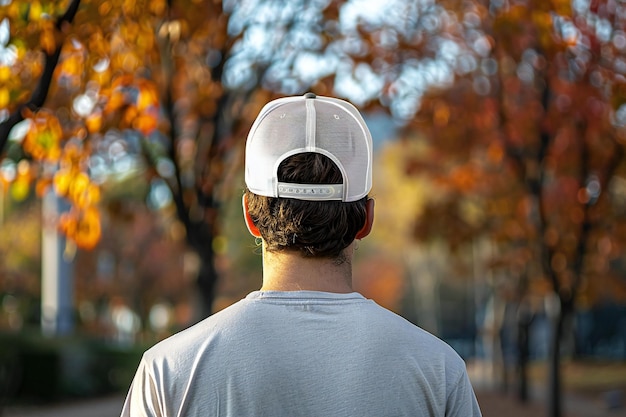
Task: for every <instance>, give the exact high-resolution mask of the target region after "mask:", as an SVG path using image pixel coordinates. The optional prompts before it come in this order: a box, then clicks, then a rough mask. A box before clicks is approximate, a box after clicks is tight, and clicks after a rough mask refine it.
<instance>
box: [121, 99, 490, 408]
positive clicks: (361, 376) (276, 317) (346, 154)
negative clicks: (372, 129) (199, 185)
mask: <svg viewBox="0 0 626 417" xmlns="http://www.w3.org/2000/svg"><path fill="white" fill-rule="evenodd" d="M245 181H246V186H247V190H246V192H245V195H244V197H243V211H244V218H245V222H246V224H247V226H248V229H249V230H250V233H251V234H252V235H253V236H255V237H257V238H261V239H262V245H263V248H262V249H263V284H262V287H261V289H260V291H256V292H253V293H251V294H249V295H248V296H247V297H246V298H245V299H243V300H241V301H239V302H237V303H236V304H234V305H232V306H230V307H228V308H226V309H224V310H222V311H220V312H218V313H216V314H214V315H213V316H211V317H209V318H207V319H205V320H204V321H202V322H200V323H199V324H197V325H195V326H193V327H191V328H189V329H187V330H184V331H182V332H180V333H178V334H176V335H174V336H172V337H171V338H169V339H167V340H165V341H163V342H161V343H159V344H157V345H156V346H154V347H153V348H151V349H150V350H148V351H147V352H146V353H145V354H144V357H143V359H142V361H141V363H140V365H139V369H138V370H137V374H136V376H135V379H134V381H133V384H132V386H131V389H130V392H129V394H128V397H127V399H126V402H125V404H124V409H123V411H122V416H132V417H138V416H168V417H169V416H180V417H182V416H237V417H241V416H290V417H292V416H358V417H363V416H463V417H467V416H480V410H479V408H478V404H477V402H476V398H475V396H474V392H473V390H472V388H471V385H470V382H469V379H468V377H467V373H466V369H465V364H464V363H463V361H462V360H461V358H460V357H459V356H458V355H457V354H456V353H455V352H454V351H453V350H452V349H451V348H450V347H449V346H448V345H446V344H445V343H443V342H442V341H440V340H439V339H437V338H435V337H434V336H432V335H430V334H428V333H426V332H425V331H423V330H421V329H420V328H418V327H416V326H414V325H412V324H411V323H409V322H408V321H406V320H404V319H403V318H401V317H399V316H397V315H395V314H394V313H392V312H390V311H388V310H385V309H384V308H382V307H380V306H378V305H377V304H375V303H374V302H373V301H371V300H367V299H365V298H364V297H363V296H361V295H360V294H358V293H355V292H353V290H352V257H353V252H354V246H355V240H358V239H361V238H364V237H366V236H367V235H368V234H369V232H370V230H371V228H372V223H373V214H374V201H373V200H372V199H369V198H368V197H367V194H368V192H369V191H370V189H371V184H372V139H371V135H370V133H369V130H368V129H367V126H366V124H365V122H364V121H363V119H362V117H361V115H360V114H359V112H358V111H357V110H356V109H355V108H354V107H353V106H352V105H351V104H349V103H347V102H345V101H342V100H338V99H334V98H326V97H316V96H315V95H314V94H311V93H308V94H306V95H305V96H303V97H288V98H282V99H278V100H275V101H272V102H270V103H269V104H267V105H266V106H265V107H264V108H263V109H262V110H261V113H260V114H259V116H258V118H257V120H256V121H255V123H254V125H253V126H252V129H251V131H250V133H249V135H248V140H247V145H246V162H245Z"/></svg>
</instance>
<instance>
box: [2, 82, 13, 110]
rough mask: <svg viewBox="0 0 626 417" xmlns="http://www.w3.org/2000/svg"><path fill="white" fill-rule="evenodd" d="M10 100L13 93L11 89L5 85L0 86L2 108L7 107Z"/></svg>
mask: <svg viewBox="0 0 626 417" xmlns="http://www.w3.org/2000/svg"><path fill="white" fill-rule="evenodd" d="M10 101H11V94H10V93H9V89H8V88H5V87H2V88H0V109H6V108H7V106H8V105H9V102H10Z"/></svg>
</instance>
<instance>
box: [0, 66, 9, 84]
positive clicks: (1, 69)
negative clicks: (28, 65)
mask: <svg viewBox="0 0 626 417" xmlns="http://www.w3.org/2000/svg"><path fill="white" fill-rule="evenodd" d="M9 78H11V68H9V67H8V66H6V65H2V66H0V81H2V82H6V81H7V80H8V79H9Z"/></svg>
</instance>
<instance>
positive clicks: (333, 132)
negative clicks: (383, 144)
mask: <svg viewBox="0 0 626 417" xmlns="http://www.w3.org/2000/svg"><path fill="white" fill-rule="evenodd" d="M304 152H315V153H320V154H322V155H326V156H327V157H329V158H330V159H331V160H332V161H333V162H334V163H335V164H336V165H337V167H339V169H340V170H341V174H342V175H343V184H291V183H284V182H278V175H277V174H278V166H279V165H280V163H281V162H282V161H283V160H284V159H285V158H287V157H289V156H292V155H295V154H299V153H304ZM245 165H246V173H245V181H246V186H247V187H248V189H249V190H250V191H251V192H253V193H254V194H258V195H262V196H266V197H282V198H295V199H299V200H309V201H323V200H341V201H344V202H349V201H357V200H359V199H361V198H363V197H365V196H366V195H367V193H368V192H369V191H370V190H371V188H372V135H371V134H370V131H369V129H368V128H367V125H366V124H365V121H364V120H363V118H362V117H361V114H360V113H359V111H358V110H357V109H356V108H355V107H354V106H353V105H352V104H350V103H348V102H347V101H344V100H339V99H336V98H331V97H317V96H316V95H315V94H313V93H307V94H305V95H304V96H297V97H285V98H280V99H277V100H274V101H271V102H269V103H267V104H266V105H265V107H263V109H262V110H261V112H260V113H259V116H258V117H257V119H256V120H255V122H254V124H253V125H252V128H251V129H250V133H249V134H248V139H247V143H246V163H245Z"/></svg>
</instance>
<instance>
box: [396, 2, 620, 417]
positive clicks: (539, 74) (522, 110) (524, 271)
mask: <svg viewBox="0 0 626 417" xmlns="http://www.w3.org/2000/svg"><path fill="white" fill-rule="evenodd" d="M442 6H443V7H446V10H445V11H444V12H441V14H440V15H439V16H438V20H437V25H436V26H438V32H437V33H436V34H435V35H433V36H435V37H438V38H439V39H440V40H441V39H444V40H445V42H449V45H448V47H447V49H448V50H452V51H454V53H455V58H454V59H452V60H450V61H448V62H447V63H446V62H443V63H441V64H439V65H441V66H442V68H443V69H444V70H446V69H447V71H449V72H451V73H453V74H454V78H453V80H452V78H450V79H447V80H446V85H444V86H443V87H441V88H437V89H436V90H433V89H431V90H429V91H427V93H426V94H425V95H421V96H420V99H421V101H420V103H419V111H418V112H417V113H416V116H415V117H414V118H412V119H411V120H410V121H409V122H408V124H407V128H408V130H409V131H410V130H413V129H415V130H418V131H419V132H420V133H421V134H423V135H425V136H427V137H428V138H429V144H430V146H431V150H430V153H429V154H428V157H427V159H425V160H424V159H421V158H413V160H412V161H409V163H408V164H407V169H408V170H409V171H412V172H419V173H422V174H423V173H426V172H428V173H430V174H431V175H433V176H434V177H435V178H436V179H437V181H438V183H439V184H440V185H441V188H442V189H444V190H446V191H447V195H446V197H445V198H442V199H439V200H438V201H433V203H432V204H431V206H430V207H429V208H427V214H426V215H423V216H422V217H421V219H422V221H421V224H420V226H418V228H417V229H416V236H417V237H418V238H428V237H432V236H434V235H439V236H442V235H443V236H444V237H445V238H446V239H447V240H448V241H449V242H450V244H451V245H453V246H458V245H459V244H462V243H464V242H468V241H470V240H471V239H474V238H475V237H476V236H481V235H482V236H485V235H486V236H489V237H490V239H492V240H493V241H495V242H498V247H499V248H500V251H501V257H500V260H499V261H498V262H499V263H500V264H502V262H504V263H505V264H508V265H510V267H513V270H517V271H518V274H519V276H520V278H521V279H522V282H521V286H520V288H521V289H522V290H524V291H526V292H527V294H528V291H530V290H533V291H535V293H537V292H539V293H540V294H544V295H545V296H546V297H547V300H548V301H550V302H549V303H547V305H546V307H547V310H548V311H547V312H548V314H550V315H552V316H553V319H554V320H553V322H554V329H553V339H552V344H551V355H550V356H551V367H550V368H551V372H550V374H551V379H550V392H551V401H550V415H551V416H559V415H561V413H562V411H561V405H560V390H561V387H560V377H559V368H560V366H559V363H560V361H559V358H560V355H561V340H562V337H563V336H564V334H563V333H564V330H565V329H564V326H566V324H567V323H568V321H569V320H571V319H572V315H573V313H574V311H575V309H576V305H577V303H590V302H592V301H593V299H594V298H595V299H597V298H601V297H603V296H609V294H610V292H611V291H612V289H616V288H617V289H619V288H620V287H621V286H623V284H620V281H619V280H616V279H615V278H616V277H617V276H618V274H619V271H616V270H614V269H612V268H611V267H610V265H611V262H613V261H615V260H618V259H619V258H620V249H619V248H621V247H622V246H623V245H624V243H625V240H624V238H625V236H624V234H623V232H622V228H623V224H624V217H623V206H622V204H621V199H622V198H623V197H622V196H621V193H622V191H621V190H619V189H620V187H621V184H622V182H623V175H624V173H625V172H624V169H625V168H626V167H625V166H624V161H623V155H624V148H623V147H624V123H623V120H622V119H623V113H624V109H625V107H623V103H624V93H623V91H624V67H623V59H624V58H623V56H624V55H623V54H624V48H625V46H626V44H625V43H624V39H626V38H624V32H623V31H622V27H623V24H624V22H623V18H622V16H623V12H624V9H623V6H622V5H621V4H618V3H614V2H591V3H590V4H589V5H583V4H582V3H576V2H575V3H573V4H570V2H567V1H552V2H542V1H531V0H529V1H520V2H506V1H505V2H480V1H475V2H462V3H461V2H452V1H451V2H444V3H443V5H442ZM422 39H424V38H422ZM420 42H421V43H422V44H423V43H424V41H423V40H420V41H419V42H418V43H420ZM442 42H444V41H442ZM399 53H404V52H399ZM459 144H462V146H460V145H459ZM618 190H619V191H618ZM476 205H478V208H479V209H478V211H477V210H476ZM428 213H430V214H428ZM473 214H478V215H477V216H476V215H473ZM450 224H454V225H455V226H454V227H449V225H450ZM529 287H530V288H529ZM621 291H622V292H623V288H622V290H621ZM611 296H614V294H611Z"/></svg>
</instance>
